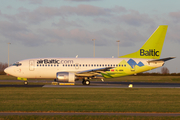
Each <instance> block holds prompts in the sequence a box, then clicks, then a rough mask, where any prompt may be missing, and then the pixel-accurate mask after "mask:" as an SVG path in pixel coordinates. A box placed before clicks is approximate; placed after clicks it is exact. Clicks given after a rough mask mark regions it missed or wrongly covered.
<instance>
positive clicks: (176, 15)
mask: <svg viewBox="0 0 180 120" xmlns="http://www.w3.org/2000/svg"><path fill="white" fill-rule="evenodd" d="M169 16H170V17H171V18H172V19H173V20H174V22H176V23H178V22H180V11H178V12H170V13H169Z"/></svg>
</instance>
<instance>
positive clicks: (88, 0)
mask: <svg viewBox="0 0 180 120" xmlns="http://www.w3.org/2000/svg"><path fill="white" fill-rule="evenodd" d="M65 1H72V2H92V1H100V0H65Z"/></svg>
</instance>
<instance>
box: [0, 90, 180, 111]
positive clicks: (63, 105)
mask: <svg viewBox="0 0 180 120" xmlns="http://www.w3.org/2000/svg"><path fill="white" fill-rule="evenodd" d="M179 90H180V89H167V88H159V89H158V88H155V89H149V88H147V89H141V88H126V89H125V88H124V89H123V88H120V89H117V88H13V87H12V88H0V106H1V107H0V111H29V112H31V111H38V112H41V111H45V112H48V111H49V112H53V111H65V112H68V111H69V112H180V107H179V106H180V92H179Z"/></svg>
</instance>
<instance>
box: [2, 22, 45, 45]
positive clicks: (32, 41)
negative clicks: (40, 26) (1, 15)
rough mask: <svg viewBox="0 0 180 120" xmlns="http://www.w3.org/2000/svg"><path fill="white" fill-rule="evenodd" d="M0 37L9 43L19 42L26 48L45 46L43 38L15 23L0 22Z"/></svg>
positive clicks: (24, 26) (23, 25)
mask: <svg viewBox="0 0 180 120" xmlns="http://www.w3.org/2000/svg"><path fill="white" fill-rule="evenodd" d="M0 35H2V36H4V37H5V38H7V39H8V41H9V42H12V43H17V42H20V43H22V44H24V45H26V46H39V45H41V44H45V41H44V40H43V37H42V36H41V35H38V34H36V33H33V32H32V31H30V30H28V29H27V25H26V24H23V23H21V24H20V23H17V22H14V23H12V22H7V21H0Z"/></svg>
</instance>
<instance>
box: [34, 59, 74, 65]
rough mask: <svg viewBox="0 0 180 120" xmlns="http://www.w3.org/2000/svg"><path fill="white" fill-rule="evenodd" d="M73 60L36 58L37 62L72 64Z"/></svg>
mask: <svg viewBox="0 0 180 120" xmlns="http://www.w3.org/2000/svg"><path fill="white" fill-rule="evenodd" d="M73 62H74V61H73V60H56V59H49V60H48V59H44V60H42V59H41V60H37V64H73Z"/></svg>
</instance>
